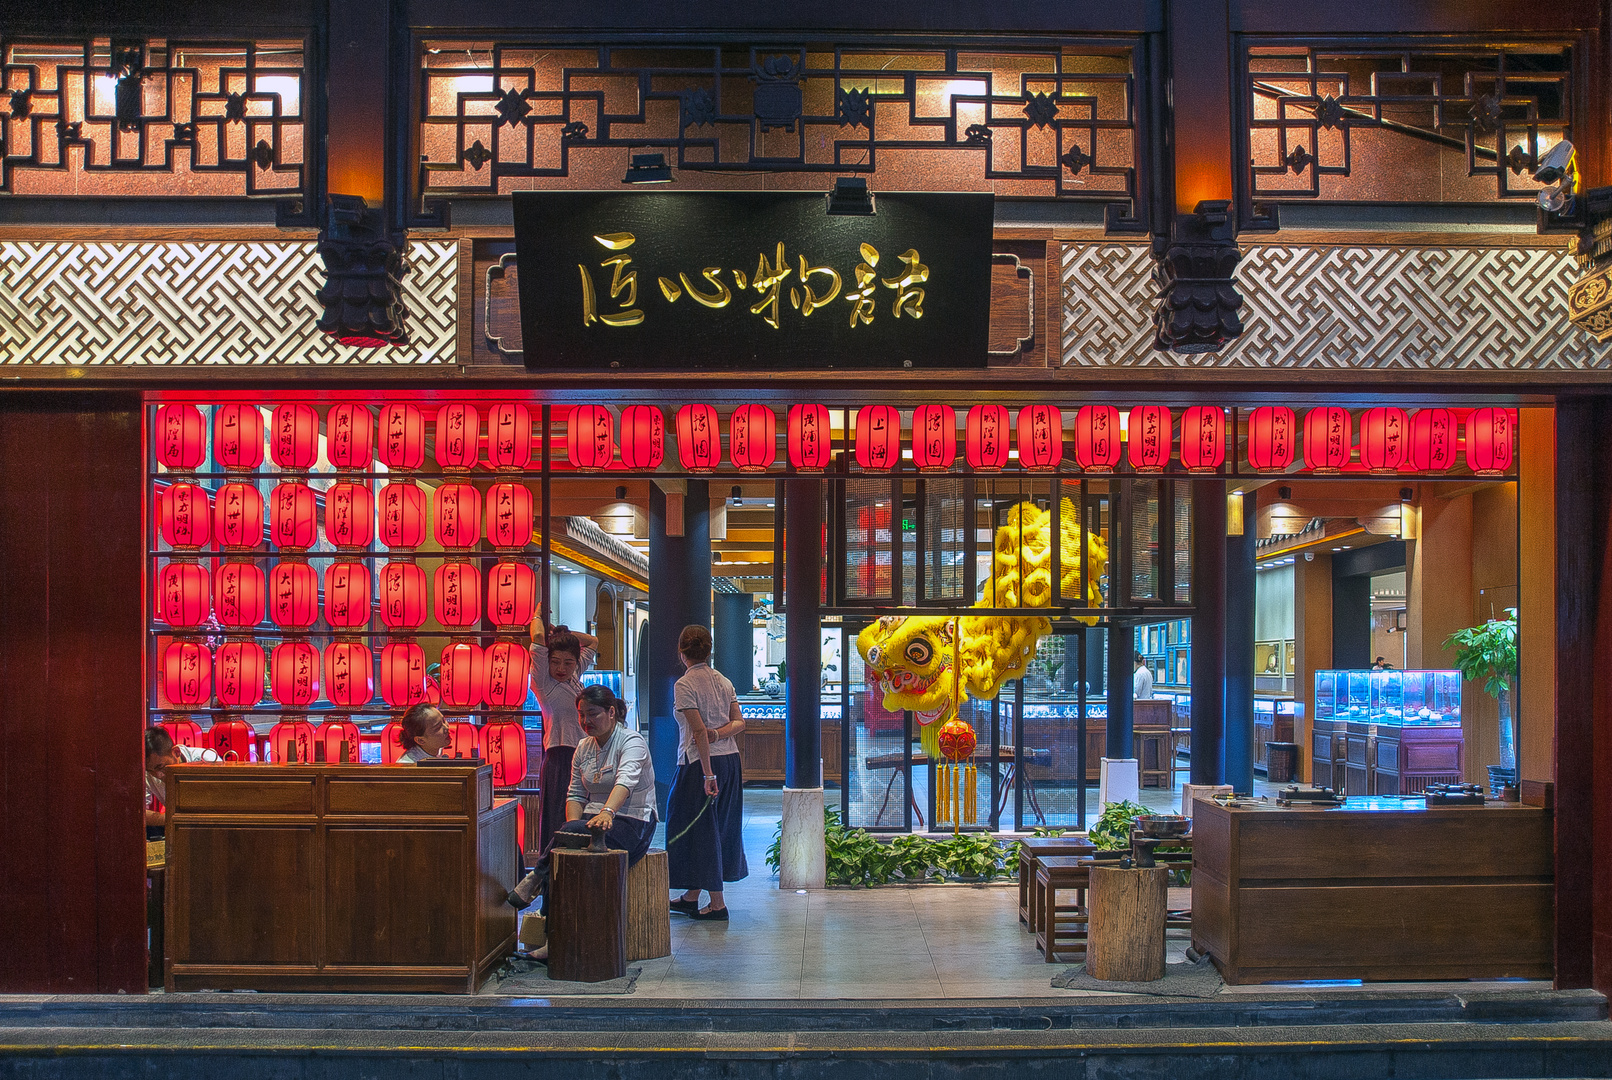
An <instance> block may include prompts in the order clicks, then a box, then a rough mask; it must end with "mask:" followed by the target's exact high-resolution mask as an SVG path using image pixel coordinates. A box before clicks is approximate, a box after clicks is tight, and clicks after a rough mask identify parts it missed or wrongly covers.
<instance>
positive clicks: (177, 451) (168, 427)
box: [151, 405, 207, 472]
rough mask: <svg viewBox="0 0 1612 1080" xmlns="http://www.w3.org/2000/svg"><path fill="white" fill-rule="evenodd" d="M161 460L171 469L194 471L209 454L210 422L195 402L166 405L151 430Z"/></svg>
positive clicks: (160, 409) (160, 410)
mask: <svg viewBox="0 0 1612 1080" xmlns="http://www.w3.org/2000/svg"><path fill="white" fill-rule="evenodd" d="M151 438H152V442H154V443H156V444H157V460H158V461H160V462H161V463H162V464H163V465H164V466H166V467H167V468H169V469H175V470H180V471H183V472H190V471H193V470H194V469H196V468H197V467H198V466H199V465H201V463H202V459H203V458H204V457H206V456H207V425H206V424H205V423H204V422H203V421H202V414H201V410H200V409H198V408H196V406H194V405H164V406H162V407H161V408H159V409H158V410H157V426H156V429H155V430H154V431H153V432H152V433H151Z"/></svg>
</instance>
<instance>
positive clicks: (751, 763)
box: [734, 704, 842, 784]
mask: <svg viewBox="0 0 1612 1080" xmlns="http://www.w3.org/2000/svg"><path fill="white" fill-rule="evenodd" d="M743 707H744V706H743V705H742V704H741V705H740V708H741V709H742V708H743ZM734 741H735V742H737V743H738V744H739V764H740V767H741V768H743V769H744V782H745V783H747V784H751V783H760V784H781V783H783V782H784V722H783V721H782V720H777V719H770V718H769V719H756V720H751V719H748V718H747V719H746V720H745V722H744V732H743V733H742V734H740V735H738V736H736V737H735V739H734ZM841 764H842V760H841V755H840V722H839V721H838V720H824V721H823V781H824V783H829V784H837V783H839V782H840V766H841Z"/></svg>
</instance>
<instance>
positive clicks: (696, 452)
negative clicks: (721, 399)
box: [677, 404, 722, 473]
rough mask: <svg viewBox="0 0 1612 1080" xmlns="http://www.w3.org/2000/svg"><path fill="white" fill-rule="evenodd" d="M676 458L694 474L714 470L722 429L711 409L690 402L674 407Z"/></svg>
mask: <svg viewBox="0 0 1612 1080" xmlns="http://www.w3.org/2000/svg"><path fill="white" fill-rule="evenodd" d="M677 460H678V462H679V463H680V464H681V465H682V466H683V468H685V469H687V470H688V471H689V472H694V473H708V472H715V471H716V470H717V467H718V466H719V465H721V464H722V431H721V427H720V421H719V420H718V418H717V415H716V410H715V409H714V408H712V407H711V406H709V405H705V404H693V405H684V406H683V407H682V408H681V409H678V410H677Z"/></svg>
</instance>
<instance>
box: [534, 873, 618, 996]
mask: <svg viewBox="0 0 1612 1080" xmlns="http://www.w3.org/2000/svg"><path fill="white" fill-rule="evenodd" d="M549 853H550V857H551V858H552V863H551V865H552V867H553V871H552V877H551V880H550V882H549V898H548V907H549V908H550V909H551V910H550V911H549V912H548V913H547V914H548V933H549V978H551V979H558V980H561V981H563V982H604V981H605V980H607V979H620V978H623V977H625V976H626V974H627V853H626V852H625V851H600V852H593V851H577V850H573V849H570V848H562V847H559V846H555V847H553V848H550V849H549Z"/></svg>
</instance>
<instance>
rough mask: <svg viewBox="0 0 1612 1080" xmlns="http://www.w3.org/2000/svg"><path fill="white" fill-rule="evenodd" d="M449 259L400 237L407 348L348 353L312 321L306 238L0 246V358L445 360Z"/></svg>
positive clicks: (449, 249)
mask: <svg viewBox="0 0 1612 1080" xmlns="http://www.w3.org/2000/svg"><path fill="white" fill-rule="evenodd" d="M458 255H459V248H458V244H457V243H455V242H454V241H451V240H449V241H440V240H439V241H416V242H413V243H411V244H410V245H409V261H410V263H411V265H412V267H413V269H412V270H411V271H410V273H409V274H408V275H407V276H406V277H405V278H404V279H403V284H404V296H405V300H404V302H405V304H406V305H407V307H408V312H409V318H408V326H409V337H410V343H409V344H408V345H406V346H401V347H398V348H386V349H357V348H350V347H348V346H344V345H338V344H336V342H335V341H334V340H333V339H332V338H330V337H327V336H326V335H324V334H322V333H320V332H319V330H318V328H317V327H316V326H315V325H314V324H315V322H316V320H317V319H318V318H319V314H320V307H319V303H318V301H317V300H315V299H314V290H316V289H317V288H319V286H320V285H321V284H323V282H324V268H323V266H322V265H321V263H320V260H319V256H318V254H317V253H316V252H315V251H314V245H313V243H312V241H295V240H288V241H264V242H259V241H216V242H197V243H180V242H160V243H159V242H139V243H25V242H0V363H5V364H116V365H125V366H130V365H139V366H146V365H152V366H175V365H192V364H233V365H246V364H447V363H453V362H455V360H456V351H455V350H456V337H457V334H458V283H459V278H458Z"/></svg>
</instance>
